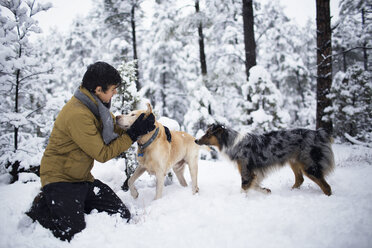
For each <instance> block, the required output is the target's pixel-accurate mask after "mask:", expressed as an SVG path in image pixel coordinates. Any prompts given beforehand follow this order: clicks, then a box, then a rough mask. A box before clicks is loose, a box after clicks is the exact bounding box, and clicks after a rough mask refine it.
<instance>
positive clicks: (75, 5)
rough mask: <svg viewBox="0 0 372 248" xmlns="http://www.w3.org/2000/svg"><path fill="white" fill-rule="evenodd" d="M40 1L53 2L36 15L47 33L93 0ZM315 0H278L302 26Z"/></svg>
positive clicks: (334, 7)
mask: <svg viewBox="0 0 372 248" xmlns="http://www.w3.org/2000/svg"><path fill="white" fill-rule="evenodd" d="M42 1H43V2H46V1H47V2H51V3H52V4H53V7H52V8H51V9H50V10H48V11H47V12H43V13H39V14H38V15H37V16H36V19H37V20H38V21H39V25H40V27H41V28H42V29H43V31H44V33H47V32H48V31H49V29H50V28H51V27H57V28H58V29H59V30H61V31H67V30H68V27H69V25H70V24H71V23H72V20H73V19H74V18H75V17H76V16H77V15H81V16H85V15H86V14H87V13H88V12H89V10H90V9H91V8H92V1H94V0H49V1H48V0H42ZM95 1H101V0H95ZM150 1H153V0H150ZM260 1H262V0H260ZM264 1H271V0H264ZM264 1H263V2H264ZM315 1H316V0H280V3H281V4H282V5H283V6H284V7H285V9H284V12H285V13H286V14H287V15H288V17H290V18H291V19H294V20H295V21H296V22H297V23H298V24H299V25H302V26H303V25H305V23H306V21H307V20H308V19H309V18H310V19H313V20H314V22H315V8H316V7H315ZM339 1H340V0H331V15H333V16H335V18H334V19H336V18H337V16H338V3H339ZM333 21H334V20H333Z"/></svg>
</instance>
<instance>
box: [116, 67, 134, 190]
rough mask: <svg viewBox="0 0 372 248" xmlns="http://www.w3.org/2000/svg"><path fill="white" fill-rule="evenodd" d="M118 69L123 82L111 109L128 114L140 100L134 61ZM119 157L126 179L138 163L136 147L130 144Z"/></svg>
mask: <svg viewBox="0 0 372 248" xmlns="http://www.w3.org/2000/svg"><path fill="white" fill-rule="evenodd" d="M118 71H119V73H120V76H121V77H122V79H123V83H122V84H121V85H120V87H119V88H118V94H117V95H116V96H114V98H113V100H112V104H113V106H112V111H113V112H119V113H120V114H128V113H129V112H130V111H132V110H133V109H135V108H136V106H137V104H138V103H139V101H140V99H139V94H138V92H137V88H136V62H135V61H132V62H128V63H126V62H123V63H122V64H121V65H120V66H119V68H118ZM120 157H121V158H124V159H125V174H126V175H127V180H128V179H129V178H130V176H131V175H132V174H133V173H134V171H135V169H136V167H137V165H138V163H137V160H136V147H135V146H131V147H130V148H129V149H128V150H127V151H125V152H123V153H122V154H121V155H120ZM126 182H127V181H126ZM124 189H126V188H124ZM126 190H127V189H126Z"/></svg>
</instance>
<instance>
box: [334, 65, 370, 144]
mask: <svg viewBox="0 0 372 248" xmlns="http://www.w3.org/2000/svg"><path fill="white" fill-rule="evenodd" d="M371 79H372V73H371V72H369V71H364V69H363V66H362V65H354V66H351V67H349V68H348V69H347V71H346V73H344V72H338V73H337V74H336V76H335V79H334V82H333V85H332V91H331V94H330V97H331V98H332V101H333V106H332V108H331V111H330V112H332V118H333V121H334V133H335V135H336V136H338V137H341V138H343V137H344V135H345V133H347V134H349V135H351V136H353V137H355V138H356V139H359V140H362V141H367V142H371V141H372V126H371V120H372V102H371V99H372V81H371Z"/></svg>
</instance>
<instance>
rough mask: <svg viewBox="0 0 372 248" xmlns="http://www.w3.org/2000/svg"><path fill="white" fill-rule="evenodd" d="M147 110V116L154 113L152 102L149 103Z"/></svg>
mask: <svg viewBox="0 0 372 248" xmlns="http://www.w3.org/2000/svg"><path fill="white" fill-rule="evenodd" d="M146 105H147V110H146V113H145V116H146V117H147V116H149V114H151V113H152V107H151V104H150V103H147V104H146Z"/></svg>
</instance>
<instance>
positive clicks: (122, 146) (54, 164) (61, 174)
mask: <svg viewBox="0 0 372 248" xmlns="http://www.w3.org/2000/svg"><path fill="white" fill-rule="evenodd" d="M80 90H81V91H82V92H83V93H84V94H85V95H87V96H88V97H89V98H91V100H92V101H93V102H95V103H96V101H95V100H94V99H93V97H92V96H91V95H90V93H89V92H88V91H87V90H86V89H85V88H80ZM101 131H102V122H101V121H100V120H97V119H96V117H95V116H94V114H93V113H92V112H91V111H90V110H89V109H88V107H87V106H85V105H84V104H83V103H82V102H80V101H79V100H78V99H77V98H75V97H74V96H73V97H72V98H71V99H70V100H69V101H68V102H67V103H66V105H65V106H64V107H63V108H62V110H61V112H60V113H59V114H58V116H57V119H56V121H55V122H54V126H53V130H52V133H51V135H50V138H49V143H48V145H47V147H46V149H45V152H44V155H43V158H42V160H41V165H40V178H41V185H42V186H43V187H44V186H45V185H47V184H49V183H54V182H83V181H93V180H94V177H93V175H92V174H91V170H92V168H93V162H94V160H97V161H99V162H102V163H103V162H106V161H108V160H110V159H112V158H114V157H116V156H118V155H119V154H120V153H122V152H124V151H126V150H127V149H128V148H129V147H130V146H131V145H132V143H133V142H132V140H131V138H130V137H129V136H128V135H127V134H126V133H125V132H124V131H121V130H120V129H119V128H118V127H116V126H115V132H116V133H119V134H121V136H119V137H118V138H117V139H116V140H113V141H112V142H111V143H110V144H108V145H105V143H104V142H103V139H102V136H101Z"/></svg>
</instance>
